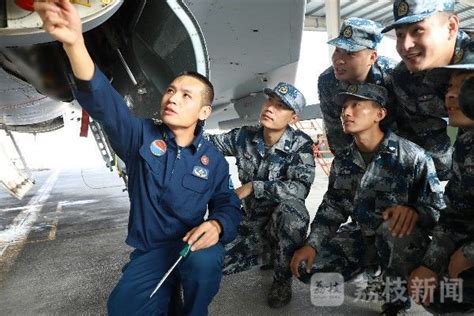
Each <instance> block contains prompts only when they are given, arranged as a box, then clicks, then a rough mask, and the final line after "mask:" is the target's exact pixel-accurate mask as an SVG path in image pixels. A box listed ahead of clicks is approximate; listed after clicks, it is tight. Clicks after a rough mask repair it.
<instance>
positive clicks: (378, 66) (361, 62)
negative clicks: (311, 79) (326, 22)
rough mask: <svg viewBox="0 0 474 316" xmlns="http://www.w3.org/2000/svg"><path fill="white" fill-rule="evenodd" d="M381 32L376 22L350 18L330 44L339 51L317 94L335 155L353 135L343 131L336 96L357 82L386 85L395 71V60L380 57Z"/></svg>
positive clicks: (320, 83) (319, 79)
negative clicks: (378, 54) (378, 53)
mask: <svg viewBox="0 0 474 316" xmlns="http://www.w3.org/2000/svg"><path fill="white" fill-rule="evenodd" d="M381 30H382V25H380V24H378V23H376V22H374V21H371V20H367V19H361V18H348V19H346V20H344V22H343V23H342V26H341V31H340V33H339V36H338V37H336V38H334V39H332V40H330V41H329V42H328V44H329V45H333V46H335V47H336V48H335V50H334V53H333V54H332V66H331V67H329V68H328V69H326V70H325V71H324V72H323V73H321V74H320V75H319V78H318V92H319V102H320V105H321V112H322V115H323V120H324V128H325V129H326V135H327V139H328V142H329V146H330V148H331V150H332V151H333V152H338V151H340V150H343V149H344V148H346V147H348V146H349V145H350V144H351V143H352V136H351V135H347V134H345V133H344V131H343V130H342V125H341V120H340V117H341V106H340V105H338V104H336V103H335V102H334V96H335V95H336V94H338V93H339V92H342V91H346V89H347V87H348V86H349V85H351V84H355V83H363V82H366V83H374V84H378V85H382V86H386V81H387V78H388V77H389V74H390V73H391V71H392V69H393V68H395V65H396V64H395V61H393V60H391V59H389V58H387V57H384V56H377V46H378V45H379V43H380V41H381V40H382V37H383V35H382V33H380V32H381ZM386 121H387V120H386Z"/></svg>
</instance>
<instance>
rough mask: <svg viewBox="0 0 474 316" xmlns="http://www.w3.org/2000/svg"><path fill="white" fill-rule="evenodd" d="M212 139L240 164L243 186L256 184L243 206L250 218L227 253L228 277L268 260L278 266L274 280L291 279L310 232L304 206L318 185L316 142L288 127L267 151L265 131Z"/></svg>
mask: <svg viewBox="0 0 474 316" xmlns="http://www.w3.org/2000/svg"><path fill="white" fill-rule="evenodd" d="M209 138H210V140H211V141H212V142H213V143H214V145H215V146H216V147H217V148H218V149H219V151H221V152H222V153H223V154H224V155H225V156H234V157H235V158H236V165H237V168H238V173H239V180H240V182H241V183H242V184H245V183H248V182H252V183H253V193H252V194H251V195H250V196H248V197H247V198H245V199H243V200H242V205H243V209H244V211H245V215H244V219H243V221H242V223H241V225H240V227H239V233H238V237H237V238H236V240H234V242H232V243H231V244H229V245H228V246H227V247H226V250H227V252H228V254H227V256H226V258H225V262H224V265H225V268H224V273H225V274H231V273H236V272H240V271H244V270H247V269H249V268H251V267H253V266H255V265H256V264H259V263H261V262H262V260H263V256H264V255H268V256H270V257H271V258H272V263H273V264H274V266H275V271H274V275H273V276H274V279H276V280H284V279H288V278H290V277H291V272H290V268H289V263H290V261H291V257H292V256H293V252H294V251H295V250H296V249H297V247H299V246H301V244H302V243H303V242H304V240H305V238H306V234H307V230H308V226H309V213H308V210H307V208H306V206H305V204H304V202H305V199H306V197H307V196H308V194H309V191H310V189H311V185H312V183H313V181H314V173H315V162H314V158H313V149H312V145H313V141H312V140H311V138H310V137H309V136H308V135H306V134H305V133H304V132H302V131H300V130H295V129H293V128H291V127H287V129H286V130H285V132H284V133H283V135H282V136H281V138H280V140H279V141H278V142H277V143H276V144H274V145H273V146H272V147H270V148H266V147H265V142H264V138H263V127H261V126H244V127H241V128H236V129H233V130H231V131H229V132H227V133H224V134H220V135H209Z"/></svg>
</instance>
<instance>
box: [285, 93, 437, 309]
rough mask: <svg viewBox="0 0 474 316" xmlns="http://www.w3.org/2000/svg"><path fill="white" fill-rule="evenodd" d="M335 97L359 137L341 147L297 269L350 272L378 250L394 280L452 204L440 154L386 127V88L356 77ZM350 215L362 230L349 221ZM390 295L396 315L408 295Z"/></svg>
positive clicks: (303, 273)
mask: <svg viewBox="0 0 474 316" xmlns="http://www.w3.org/2000/svg"><path fill="white" fill-rule="evenodd" d="M335 100H336V102H337V103H339V104H342V113H341V120H342V123H343V128H344V131H345V132H346V133H349V134H352V135H353V137H354V142H353V143H352V145H351V146H350V147H348V148H347V149H345V150H344V151H341V152H338V153H336V156H335V159H334V161H333V164H332V167H331V173H330V176H329V187H328V190H327V192H326V194H325V196H324V198H323V202H322V203H321V205H320V206H319V209H318V211H317V213H316V217H315V219H314V220H313V222H312V224H311V233H310V235H309V237H308V238H307V240H306V245H305V246H304V247H302V248H301V249H299V250H298V251H296V252H295V254H294V256H293V259H292V262H291V269H292V272H293V274H294V275H295V276H297V277H303V278H306V279H309V277H308V275H307V274H309V275H312V274H313V273H315V272H337V273H341V274H342V275H343V277H344V279H345V280H349V279H351V278H352V277H354V276H355V275H357V274H358V273H360V272H362V271H363V270H364V268H365V267H366V266H367V264H368V262H366V261H367V260H366V259H367V257H368V256H369V253H370V252H371V251H374V252H375V256H376V259H377V260H378V262H379V263H380V265H381V266H382V269H383V271H384V273H385V277H386V280H389V281H390V280H394V279H395V281H396V280H406V279H407V278H408V276H409V273H410V272H411V269H412V268H414V267H416V266H417V265H418V264H419V262H420V260H421V256H420V253H424V251H425V250H426V247H427V245H428V242H429V236H428V233H429V230H430V229H432V228H433V226H434V225H435V223H436V220H437V217H438V212H439V209H440V208H443V207H444V202H443V198H442V195H443V192H442V188H441V185H440V183H439V180H438V178H437V177H436V171H435V168H434V164H433V161H432V159H431V158H430V157H429V156H427V155H426V154H425V152H424V151H423V149H422V148H421V147H419V146H417V145H415V144H414V143H411V142H409V141H407V140H405V139H403V138H400V137H398V136H397V135H395V134H394V133H392V132H390V131H389V130H387V131H383V130H381V129H380V126H379V125H380V122H381V121H382V120H383V119H384V118H385V116H386V109H385V108H384V106H385V104H386V100H387V91H386V89H385V88H383V87H381V86H378V85H374V84H359V85H353V86H350V87H349V88H348V92H343V93H339V94H338V95H337V96H336V99H335ZM349 216H350V217H351V218H352V221H353V223H352V225H357V226H358V227H359V228H360V229H359V230H354V229H349V230H347V229H344V228H345V227H344V225H342V224H343V223H345V222H346V221H347V220H348V218H349ZM341 225H342V226H341ZM366 245H367V246H366ZM369 245H374V246H373V248H370V247H368V246H369ZM302 262H305V265H306V267H304V266H302V265H300V264H301V263H302ZM386 285H387V284H386ZM385 299H386V302H385V304H384V306H383V307H382V309H383V314H385V315H395V314H396V313H397V312H398V311H400V310H402V309H403V308H405V304H406V303H407V298H406V297H404V296H403V297H397V298H395V299H392V298H390V299H388V300H387V298H385Z"/></svg>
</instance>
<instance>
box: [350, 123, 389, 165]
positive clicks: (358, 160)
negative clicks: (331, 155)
mask: <svg viewBox="0 0 474 316" xmlns="http://www.w3.org/2000/svg"><path fill="white" fill-rule="evenodd" d="M397 143H398V138H397V135H395V134H394V133H393V132H391V131H390V130H387V131H386V132H385V134H384V138H383V140H382V143H380V146H379V148H378V149H377V151H376V152H375V153H374V158H373V160H372V161H375V160H376V159H378V157H380V155H381V154H389V155H395V156H396V155H398V150H397V148H398V146H397ZM343 155H344V156H345V159H348V160H351V161H353V162H354V163H355V164H356V165H358V166H359V167H361V168H363V169H365V168H366V167H367V166H366V164H365V161H364V159H363V158H362V155H361V154H360V152H359V149H358V148H357V145H356V143H355V141H352V144H351V145H350V146H349V148H348V149H347V150H346V151H345V152H344V153H343Z"/></svg>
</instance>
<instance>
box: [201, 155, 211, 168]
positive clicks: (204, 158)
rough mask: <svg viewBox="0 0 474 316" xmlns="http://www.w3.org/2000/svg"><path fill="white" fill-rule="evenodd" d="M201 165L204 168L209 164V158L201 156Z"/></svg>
mask: <svg viewBox="0 0 474 316" xmlns="http://www.w3.org/2000/svg"><path fill="white" fill-rule="evenodd" d="M201 163H202V164H203V165H204V166H207V165H208V164H209V157H208V156H206V155H202V156H201Z"/></svg>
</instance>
